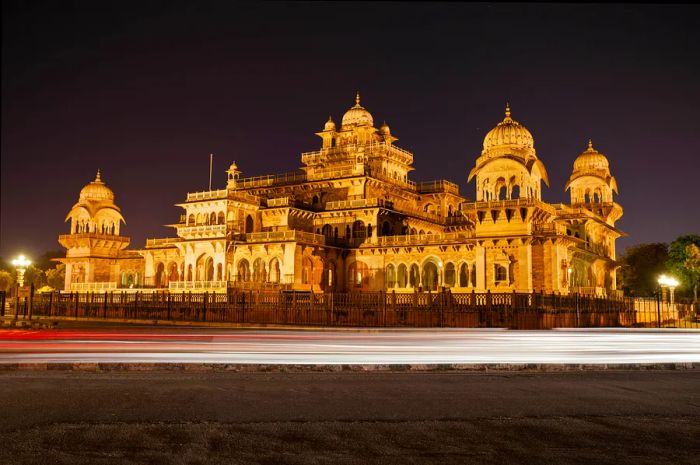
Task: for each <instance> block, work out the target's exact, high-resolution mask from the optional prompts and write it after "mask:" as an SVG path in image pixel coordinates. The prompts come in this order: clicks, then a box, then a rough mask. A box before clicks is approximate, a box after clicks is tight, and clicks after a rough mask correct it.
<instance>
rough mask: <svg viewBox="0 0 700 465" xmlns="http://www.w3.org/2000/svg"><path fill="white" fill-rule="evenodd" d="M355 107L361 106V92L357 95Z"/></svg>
mask: <svg viewBox="0 0 700 465" xmlns="http://www.w3.org/2000/svg"><path fill="white" fill-rule="evenodd" d="M355 105H356V106H358V107H359V106H360V91H359V90H358V91H357V94H356V95H355Z"/></svg>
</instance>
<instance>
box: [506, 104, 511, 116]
mask: <svg viewBox="0 0 700 465" xmlns="http://www.w3.org/2000/svg"><path fill="white" fill-rule="evenodd" d="M506 118H510V103H508V102H506Z"/></svg>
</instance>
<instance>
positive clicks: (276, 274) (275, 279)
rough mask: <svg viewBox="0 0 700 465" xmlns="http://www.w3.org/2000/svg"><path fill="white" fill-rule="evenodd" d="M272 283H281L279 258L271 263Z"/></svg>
mask: <svg viewBox="0 0 700 465" xmlns="http://www.w3.org/2000/svg"><path fill="white" fill-rule="evenodd" d="M270 282H272V283H279V282H280V261H279V259H277V258H273V259H272V261H270Z"/></svg>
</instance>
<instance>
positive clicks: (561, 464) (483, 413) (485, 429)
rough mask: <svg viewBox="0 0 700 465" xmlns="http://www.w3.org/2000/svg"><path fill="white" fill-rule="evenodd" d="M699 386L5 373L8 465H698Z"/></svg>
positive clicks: (449, 377) (398, 376)
mask: <svg viewBox="0 0 700 465" xmlns="http://www.w3.org/2000/svg"><path fill="white" fill-rule="evenodd" d="M698 386H700V372H698V371H696V370H679V371H665V370H650V371H629V370H628V371H583V372H581V371H576V372H563V373H542V372H528V373H523V372H498V373H484V372H462V371H446V372H377V371H372V372H347V371H346V372H294V373H284V372H226V371H223V372H222V371H205V372H183V371H177V372H157V371H155V372H154V371H148V372H133V371H132V372H112V371H106V372H90V373H88V372H76V371H62V370H61V371H53V370H52V371H4V372H3V371H0V412H2V421H0V437H1V438H2V445H1V446H0V463H2V464H3V465H15V464H17V465H19V464H22V465H34V464H36V465H39V464H70V465H104V464H110V465H111V464H119V465H122V464H146V463H148V464H168V465H186V464H187V465H191V464H207V465H211V464H222V465H223V464H226V465H230V464H246V465H251V464H261V465H262V464H266V465H269V464H290V465H291V464H294V465H301V464H323V465H325V464H328V465H351V464H352V465H366V464H377V465H379V464H381V465H405V464H431V465H432V464H455V465H457V464H459V465H463V464H472V463H473V464H493V465H497V464H498V465H500V464H552V465H554V464H556V465H566V464H581V465H584V464H586V465H588V464H596V465H608V464H609V465H627V464H629V465H632V464H634V465H658V464H674V465H677V464H688V465H690V464H693V465H695V464H697V463H698V455H700V390H699V389H698Z"/></svg>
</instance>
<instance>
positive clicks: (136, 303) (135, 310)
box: [134, 291, 139, 318]
mask: <svg viewBox="0 0 700 465" xmlns="http://www.w3.org/2000/svg"><path fill="white" fill-rule="evenodd" d="M138 308H139V291H136V295H135V296H134V318H136V315H138Z"/></svg>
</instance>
